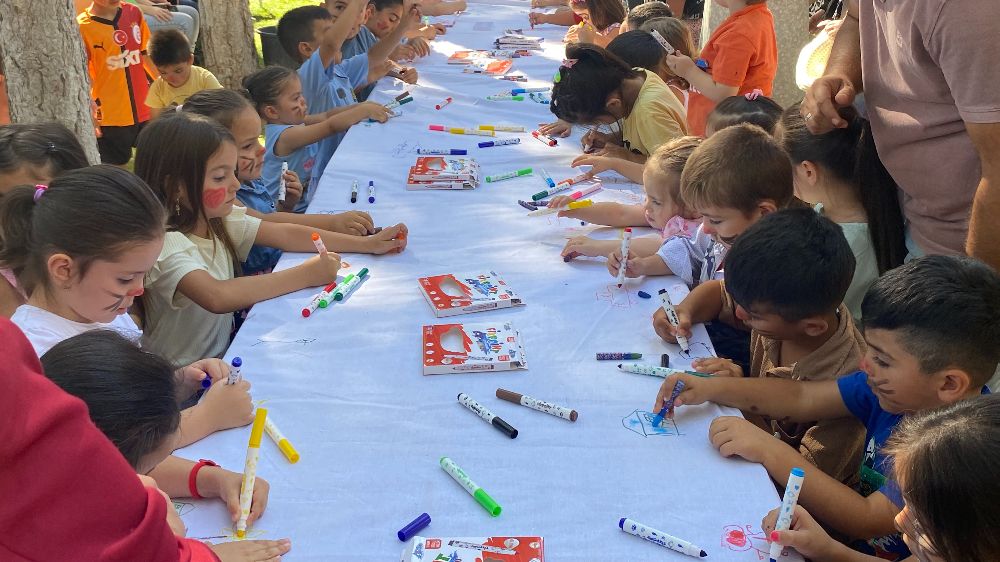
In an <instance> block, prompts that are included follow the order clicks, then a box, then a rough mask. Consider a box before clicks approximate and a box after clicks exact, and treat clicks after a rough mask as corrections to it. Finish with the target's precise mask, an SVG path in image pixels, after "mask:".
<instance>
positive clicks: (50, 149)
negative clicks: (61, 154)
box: [45, 142, 56, 154]
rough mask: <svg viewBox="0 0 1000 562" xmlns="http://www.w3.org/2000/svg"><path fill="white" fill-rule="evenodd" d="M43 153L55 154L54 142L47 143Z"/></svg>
mask: <svg viewBox="0 0 1000 562" xmlns="http://www.w3.org/2000/svg"><path fill="white" fill-rule="evenodd" d="M45 151H46V152H48V153H49V154H52V153H53V152H55V151H56V143H54V142H50V143H47V144H46V145H45Z"/></svg>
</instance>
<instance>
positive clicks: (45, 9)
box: [0, 0, 101, 162]
mask: <svg viewBox="0 0 1000 562" xmlns="http://www.w3.org/2000/svg"><path fill="white" fill-rule="evenodd" d="M3 4H4V6H3V9H2V10H0V61H2V63H3V65H2V67H3V69H4V74H5V75H6V80H7V96H8V98H9V100H10V118H11V121H13V122H14V123H40V122H44V121H58V122H60V123H62V124H63V125H66V126H67V127H69V129H70V130H71V131H73V132H74V133H76V137H77V138H78V139H79V140H80V144H82V145H83V149H84V150H85V151H86V153H87V158H89V159H90V161H91V162H100V161H101V159H100V156H99V154H98V152H97V138H96V137H95V135H94V121H93V119H92V118H91V114H90V76H89V75H88V73H87V56H86V54H85V53H84V50H83V40H82V39H81V38H80V29H79V27H77V24H76V18H75V14H74V13H73V3H72V0H3Z"/></svg>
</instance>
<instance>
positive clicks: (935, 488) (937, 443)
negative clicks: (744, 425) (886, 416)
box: [761, 395, 1000, 562]
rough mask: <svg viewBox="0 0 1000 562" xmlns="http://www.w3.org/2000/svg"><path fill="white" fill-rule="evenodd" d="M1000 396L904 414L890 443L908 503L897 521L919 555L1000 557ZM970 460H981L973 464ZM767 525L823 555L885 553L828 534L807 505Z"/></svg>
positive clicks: (821, 559) (778, 537) (777, 536)
mask: <svg viewBox="0 0 1000 562" xmlns="http://www.w3.org/2000/svg"><path fill="white" fill-rule="evenodd" d="M998 444H1000V398H998V397H997V396H992V395H991V396H982V397H977V398H970V399H968V400H962V401H960V402H957V403H955V404H951V405H949V406H945V407H942V408H937V409H934V410H930V411H927V412H921V413H919V414H914V415H912V416H908V417H906V418H904V419H903V421H902V422H901V423H900V424H899V426H897V427H896V430H895V432H894V433H893V436H892V438H891V439H890V440H889V441H888V442H887V443H886V445H885V453H886V455H887V456H889V457H892V458H893V461H894V462H893V467H892V471H893V477H894V479H895V481H896V482H897V483H898V485H899V489H900V492H901V496H902V499H903V501H904V502H905V505H904V506H903V508H902V510H901V511H900V512H899V514H897V515H896V518H895V525H896V528H897V529H898V530H899V532H900V533H901V534H902V538H903V541H904V542H905V543H906V545H907V547H908V548H909V550H910V552H912V553H913V554H914V555H915V556H916V559H917V560H927V561H933V562H944V561H949V562H960V561H965V560H997V559H1000V540H998V538H997V534H996V532H995V529H996V527H997V525H998V524H1000V521H998V520H997V513H998V512H997V510H996V505H997V502H1000V497H998V494H997V488H996V487H995V486H989V485H984V483H987V482H995V481H996V479H997V478H998V477H1000V450H998ZM966 467H974V469H973V470H967V469H966ZM774 518H775V512H772V513H770V514H769V515H768V516H767V517H766V518H765V519H764V522H763V523H762V525H761V527H762V528H763V529H764V531H765V532H768V533H769V534H770V538H771V540H772V541H776V542H777V543H779V544H781V545H783V546H788V547H792V548H794V549H795V550H796V551H798V552H799V553H800V554H802V555H803V556H806V557H808V558H809V559H810V560H814V561H815V562H825V561H844V560H849V561H856V562H878V561H881V560H884V559H883V558H877V557H874V556H867V555H864V554H860V553H858V552H857V551H854V550H852V549H851V548H850V547H848V546H845V545H843V544H841V543H839V542H837V541H835V540H833V539H832V538H830V536H829V535H828V534H827V532H826V530H824V529H823V527H821V526H820V525H819V524H818V523H817V522H816V520H815V519H813V517H812V516H811V515H810V514H809V513H808V512H807V511H806V510H805V509H804V508H802V507H801V506H800V507H796V509H795V513H794V515H793V518H792V527H791V529H790V530H784V531H773V529H774V523H773V521H774Z"/></svg>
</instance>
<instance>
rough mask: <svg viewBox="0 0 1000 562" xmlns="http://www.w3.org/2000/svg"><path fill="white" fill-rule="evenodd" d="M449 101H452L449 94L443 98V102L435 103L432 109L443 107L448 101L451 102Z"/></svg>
mask: <svg viewBox="0 0 1000 562" xmlns="http://www.w3.org/2000/svg"><path fill="white" fill-rule="evenodd" d="M451 102H452V99H451V97H450V96H449V97H447V98H444V101H443V102H441V103H439V104H437V105H435V106H434V109H441V108H442V107H444V106H446V105H448V104H449V103H451Z"/></svg>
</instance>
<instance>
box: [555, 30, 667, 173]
mask: <svg viewBox="0 0 1000 562" xmlns="http://www.w3.org/2000/svg"><path fill="white" fill-rule="evenodd" d="M566 57H567V59H566V60H564V61H563V64H562V65H561V66H560V67H559V70H557V71H556V75H555V79H554V85H553V87H552V103H551V105H550V108H551V110H552V113H554V114H555V115H556V117H558V118H559V119H561V120H563V121H565V122H567V123H572V124H576V123H579V124H584V125H601V124H604V125H610V124H611V123H616V122H620V124H621V136H620V137H618V136H613V135H610V134H602V133H598V132H597V131H596V129H591V130H590V131H589V132H588V133H587V134H586V135H584V137H583V145H584V150H585V151H589V150H591V149H593V150H596V151H597V154H598V155H599V156H611V157H614V158H620V159H622V160H628V161H631V162H638V163H640V164H642V163H645V162H646V158H647V157H648V156H649V155H650V154H652V152H653V151H654V150H656V148H657V147H658V146H660V145H661V144H663V143H665V142H667V141H669V140H671V139H673V138H677V137H681V136H684V135H686V134H687V124H686V121H685V117H684V108H683V107H682V106H681V103H680V101H678V100H677V97H676V96H674V95H673V93H671V92H670V89H669V88H668V87H667V85H666V84H664V83H663V80H660V77H659V76H657V75H656V74H655V73H653V72H650V71H648V70H645V69H640V70H635V69H633V68H631V67H630V66H629V65H627V64H626V63H625V62H624V61H622V60H621V59H620V58H618V57H617V56H615V55H613V54H611V53H609V52H608V51H607V50H605V49H603V48H601V47H597V46H594V45H587V44H580V45H569V46H567V47H566Z"/></svg>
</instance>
